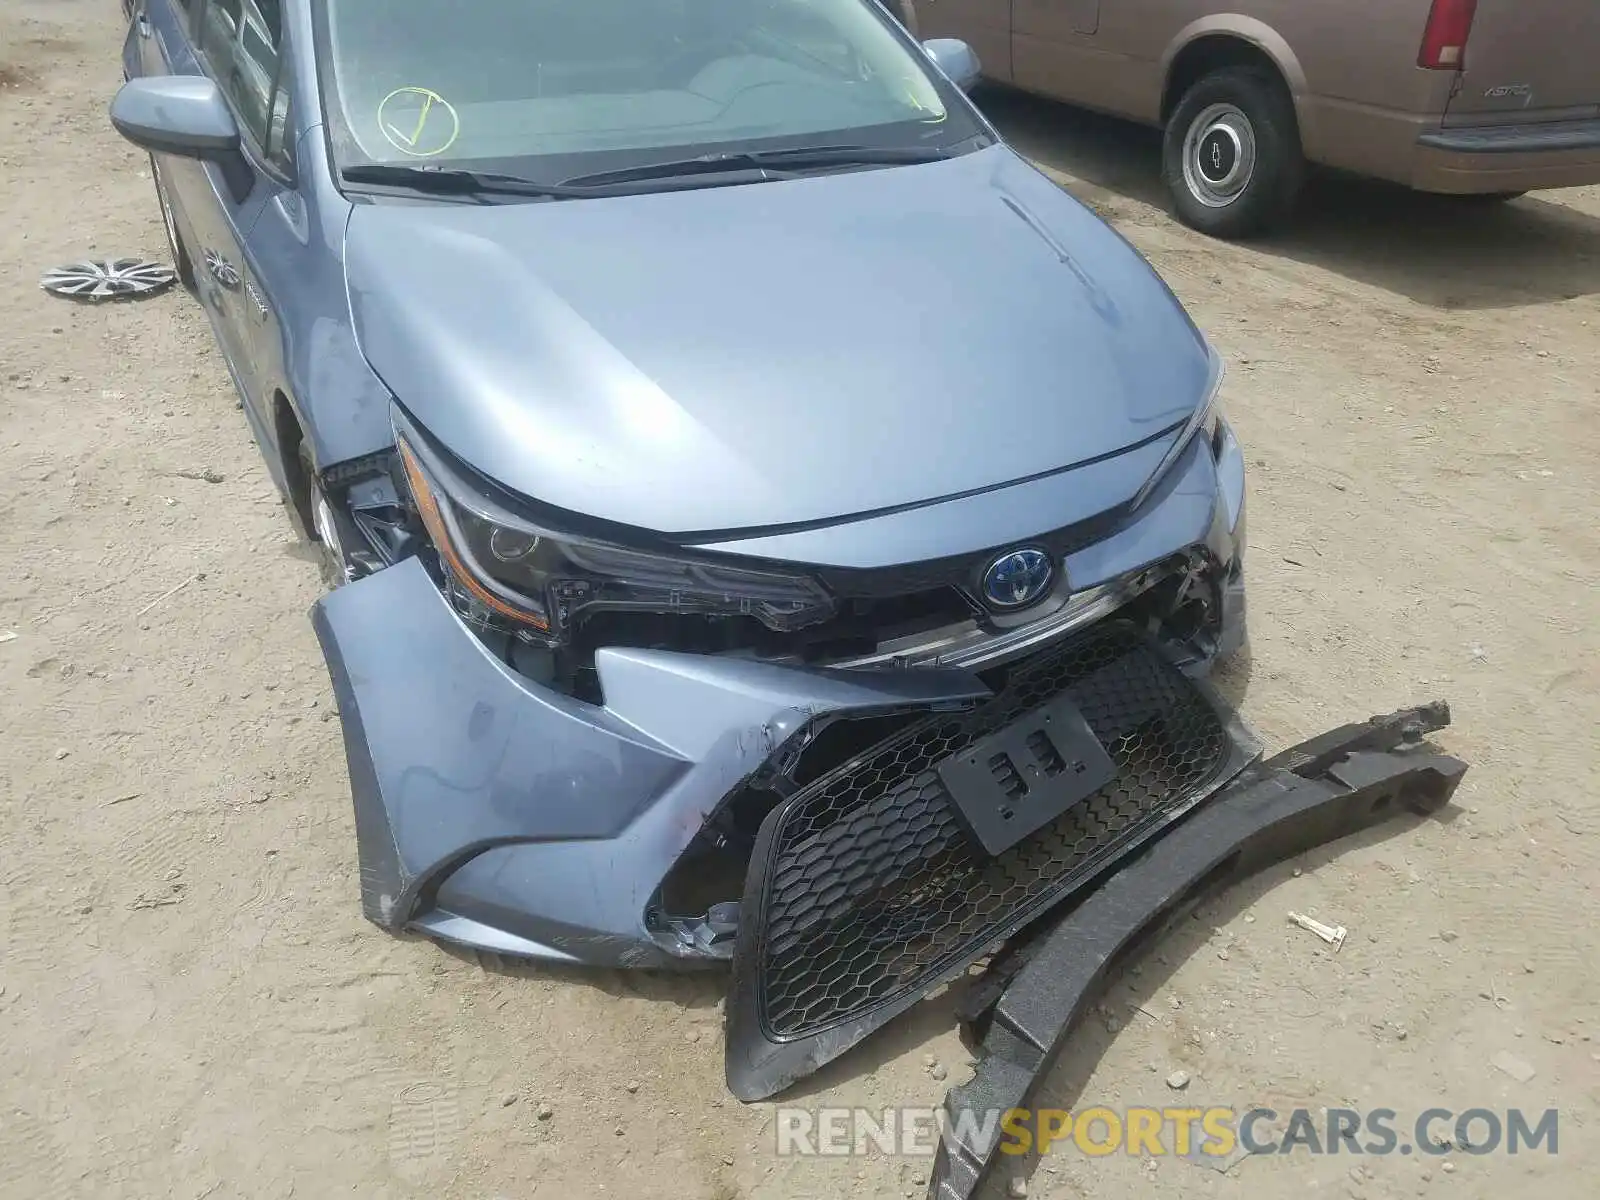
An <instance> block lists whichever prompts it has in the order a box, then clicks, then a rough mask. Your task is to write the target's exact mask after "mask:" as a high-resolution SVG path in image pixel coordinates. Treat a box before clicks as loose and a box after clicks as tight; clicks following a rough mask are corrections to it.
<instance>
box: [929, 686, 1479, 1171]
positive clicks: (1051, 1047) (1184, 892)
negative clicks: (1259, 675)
mask: <svg viewBox="0 0 1600 1200" xmlns="http://www.w3.org/2000/svg"><path fill="white" fill-rule="evenodd" d="M1449 720H1450V714H1449V709H1448V708H1447V707H1446V706H1445V705H1444V704H1443V703H1435V704H1432V705H1428V706H1425V707H1422V708H1416V709H1408V710H1404V711H1402V712H1398V713H1395V714H1393V715H1391V716H1387V717H1379V718H1374V719H1373V720H1371V721H1369V722H1367V723H1366V724H1362V725H1349V726H1345V727H1343V728H1340V729H1336V730H1333V731H1331V732H1329V733H1325V734H1322V735H1320V736H1319V737H1315V738H1312V739H1310V740H1309V741H1307V742H1303V743H1301V744H1300V745H1297V746H1294V747H1291V748H1290V749H1288V750H1285V751H1284V752H1282V753H1281V754H1278V755H1277V756H1275V757H1274V758H1271V759H1268V760H1267V761H1265V762H1262V763H1258V764H1256V765H1253V766H1251V767H1250V768H1249V769H1247V770H1246V771H1245V772H1244V773H1243V774H1241V775H1240V777H1239V778H1238V779H1237V780H1235V781H1234V782H1233V783H1232V784H1231V785H1229V786H1228V787H1227V788H1226V789H1224V790H1223V791H1221V792H1220V793H1219V794H1217V795H1216V796H1215V797H1213V798H1212V799H1211V801H1210V802H1209V803H1208V804H1206V805H1205V806H1204V807H1203V808H1201V809H1199V810H1198V811H1197V812H1195V813H1194V814H1192V815H1191V816H1190V817H1189V818H1188V819H1187V820H1185V821H1184V822H1183V823H1182V824H1179V825H1177V826H1175V827H1174V828H1172V829H1171V830H1170V831H1169V832H1167V833H1166V834H1165V835H1164V836H1163V837H1161V838H1160V839H1159V840H1157V841H1156V842H1155V843H1154V844H1153V845H1152V846H1151V847H1150V848H1149V849H1148V850H1147V851H1146V852H1144V853H1143V854H1141V855H1139V856H1137V857H1135V858H1133V859H1131V861H1127V862H1126V863H1125V864H1124V865H1122V866H1121V867H1120V868H1119V869H1117V870H1116V871H1115V873H1113V874H1111V875H1109V877H1107V878H1105V879H1104V880H1103V881H1101V882H1100V883H1099V884H1098V886H1096V887H1095V888H1094V889H1093V890H1092V891H1089V892H1088V893H1087V894H1086V896H1085V898H1084V899H1083V901H1082V902H1081V903H1079V904H1078V905H1077V906H1076V907H1075V908H1073V909H1072V911H1071V912H1070V913H1068V914H1067V915H1066V916H1065V917H1061V918H1057V919H1053V920H1052V921H1051V922H1049V923H1046V924H1045V927H1043V928H1040V929H1037V930H1036V931H1035V932H1034V934H1033V936H1032V937H1028V938H1024V939H1018V940H1017V941H1015V942H1014V943H1012V944H1011V945H1009V946H1008V947H1006V949H1005V952H1004V953H1002V954H1000V955H998V956H997V957H996V958H995V959H994V960H993V961H992V962H991V963H990V965H989V968H988V972H987V975H986V976H985V977H983V978H982V979H980V980H978V981H976V982H975V984H974V986H973V988H972V989H971V991H970V992H969V993H968V995H967V1002H966V1004H965V1005H964V1006H963V1012H962V1018H963V1020H964V1022H965V1023H966V1024H967V1025H968V1027H969V1029H970V1030H971V1032H972V1033H973V1034H974V1036H975V1037H976V1039H977V1040H978V1043H979V1061H978V1067H977V1073H976V1075H975V1076H974V1078H973V1079H972V1080H971V1081H970V1082H969V1083H966V1084H964V1085H961V1086H958V1087H955V1088H952V1089H951V1091H950V1094H949V1095H948V1096H947V1097H946V1100H945V1112H944V1117H945V1120H944V1121H943V1124H942V1140H941V1144H940V1147H939V1151H938V1157H937V1159H936V1164H935V1169H934V1172H933V1175H932V1178H931V1179H930V1181H929V1189H928V1195H929V1196H930V1198H931V1200H967V1198H968V1197H971V1196H973V1195H975V1194H976V1193H977V1191H978V1188H979V1185H980V1184H981V1183H982V1181H983V1178H984V1176H985V1174H986V1172H987V1171H988V1169H989V1168H990V1166H991V1165H992V1163H993V1159H994V1155H995V1153H996V1150H997V1145H996V1143H995V1140H990V1141H987V1142H986V1141H983V1140H981V1133H980V1131H981V1130H982V1129H984V1128H990V1129H993V1128H994V1127H995V1126H994V1125H992V1124H991V1125H990V1126H987V1127H985V1126H984V1125H982V1122H981V1118H982V1117H983V1116H984V1114H987V1113H1000V1114H1004V1113H1006V1112H1009V1111H1011V1110H1012V1109H1023V1108H1026V1107H1027V1106H1028V1104H1029V1101H1030V1098H1031V1096H1032V1094H1033V1092H1034V1090H1035V1088H1036V1087H1037V1085H1038V1084H1039V1082H1040V1081H1041V1079H1042V1078H1043V1076H1044V1074H1045V1073H1046V1072H1047V1071H1048V1069H1049V1067H1050V1065H1051V1063H1052V1062H1053V1061H1054V1060H1055V1057H1056V1054H1057V1052H1058V1051H1059V1049H1060V1047H1061V1045H1062V1043H1063V1042H1064V1041H1065V1039H1066V1037H1067V1035H1068V1034H1069V1033H1070V1032H1071V1030H1072V1029H1073V1027H1074V1026H1075V1025H1076V1023H1077V1022H1078V1020H1080V1019H1081V1018H1082V1017H1083V1015H1084V1014H1085V1013H1087V1012H1088V1011H1089V1007H1090V1005H1092V1004H1093V1003H1094V1002H1095V999H1096V997H1097V996H1098V995H1099V994H1100V993H1101V992H1102V990H1103V989H1104V987H1105V985H1106V983H1107V982H1108V981H1109V980H1110V979H1111V977H1112V976H1113V975H1115V974H1116V973H1117V972H1118V971H1119V970H1120V969H1121V968H1122V966H1123V965H1124V964H1125V963H1127V962H1128V961H1129V960H1130V959H1131V958H1132V957H1134V956H1135V955H1136V954H1137V953H1138V952H1139V951H1140V950H1142V949H1143V948H1144V947H1145V946H1147V945H1148V944H1149V943H1150V942H1151V941H1153V940H1154V939H1155V938H1157V937H1159V936H1160V934H1161V933H1162V932H1163V931H1165V930H1166V929H1167V928H1169V927H1170V926H1171V925H1172V924H1173V923H1174V922H1175V921H1176V920H1178V919H1179V918H1181V917H1182V916H1184V915H1185V914H1186V913H1188V912H1190V911H1191V910H1192V909H1193V908H1194V907H1195V906H1196V905H1197V904H1199V903H1200V902H1201V901H1203V900H1204V899H1205V898H1206V897H1208V896H1210V895H1213V894H1215V893H1216V892H1218V891H1220V890H1222V889H1224V888H1226V887H1228V886H1230V885H1232V884H1234V883H1236V882H1238V881H1239V880H1241V879H1244V878H1246V877H1247V876H1249V875H1252V874H1254V873H1256V872H1258V871H1261V870H1262V869H1264V868H1266V867H1268V866H1271V865H1272V864H1274V863H1277V862H1281V861H1283V860H1285V859H1287V858H1291V857H1293V856H1295V855H1297V854H1301V853H1303V852H1305V851H1307V850H1309V849H1311V848H1313V847H1315V846H1319V845H1321V844H1323V843H1326V842H1330V841H1333V840H1335V839H1337V838H1340V837H1344V836H1346V835H1348V834H1352V833H1356V832H1358V831H1360V830H1363V829H1366V828H1368V827H1370V826H1373V825H1376V824H1379V823H1380V822H1383V821H1387V820H1391V819H1393V818H1395V817H1396V816H1399V815H1402V814H1406V813H1410V814H1416V815H1426V814H1429V813H1433V812H1436V811H1438V810H1439V809H1440V808H1442V807H1443V806H1444V805H1445V804H1446V803H1448V802H1449V800H1450V798H1451V796H1452V795H1453V794H1454V793H1455V790H1456V786H1457V785H1458V784H1459V783H1460V781H1461V778H1462V776H1463V775H1464V774H1465V773H1466V769H1467V768H1466V764H1465V763H1463V762H1461V761H1460V760H1458V759H1455V758H1451V757H1449V756H1446V755H1442V754H1438V753H1435V752H1434V751H1433V750H1432V749H1431V748H1429V747H1428V746H1427V744H1426V743H1424V742H1423V740H1422V739H1423V738H1424V737H1425V736H1426V735H1427V734H1429V733H1432V732H1435V731H1437V730H1439V729H1442V728H1443V727H1445V726H1446V725H1448V724H1449ZM973 1117H977V1118H979V1120H977V1121H974V1120H973Z"/></svg>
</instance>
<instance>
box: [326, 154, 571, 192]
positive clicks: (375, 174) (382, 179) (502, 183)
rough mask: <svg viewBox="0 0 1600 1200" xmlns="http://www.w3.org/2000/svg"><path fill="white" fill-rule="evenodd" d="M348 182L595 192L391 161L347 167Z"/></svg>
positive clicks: (344, 175)
mask: <svg viewBox="0 0 1600 1200" xmlns="http://www.w3.org/2000/svg"><path fill="white" fill-rule="evenodd" d="M339 176H340V178H342V179H344V180H345V181H346V182H347V183H375V184H379V185H381V186H385V187H402V188H411V189H412V190H414V191H418V192H428V193H430V194H432V195H438V196H479V195H495V196H542V197H547V198H550V199H555V200H570V199H573V198H575V197H578V196H588V195H592V194H593V193H592V192H590V191H589V189H587V188H578V187H569V186H568V185H566V184H562V183H540V182H538V181H537V180H534V179H524V178H522V177H521V176H520V175H500V174H497V173H495V172H493V171H457V170H449V169H446V168H441V167H407V166H398V165H395V164H391V163H365V164H361V165H358V166H353V167H345V168H344V169H343V170H341V171H340V172H339Z"/></svg>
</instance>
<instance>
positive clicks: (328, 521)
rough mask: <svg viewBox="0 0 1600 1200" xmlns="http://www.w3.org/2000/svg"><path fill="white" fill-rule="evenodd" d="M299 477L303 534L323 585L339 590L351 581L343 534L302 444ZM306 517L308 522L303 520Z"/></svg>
mask: <svg viewBox="0 0 1600 1200" xmlns="http://www.w3.org/2000/svg"><path fill="white" fill-rule="evenodd" d="M297 458H298V462H299V465H300V477H301V480H302V481H303V483H304V485H305V489H306V490H305V497H304V502H305V508H306V512H305V514H304V516H302V517H301V521H302V526H303V528H302V532H303V534H304V535H305V537H306V540H307V541H309V542H310V543H311V545H312V549H313V552H314V553H315V555H316V560H317V569H318V571H319V572H320V574H321V575H322V581H323V583H324V584H325V585H326V586H327V587H329V588H336V587H340V586H342V585H343V584H346V583H349V582H350V579H351V571H350V559H349V554H348V552H347V550H346V546H345V536H344V531H343V529H342V528H341V526H340V522H339V518H338V517H337V516H336V515H335V514H334V511H333V503H332V502H331V501H330V500H329V499H328V496H327V493H326V492H324V491H323V490H322V483H321V482H320V479H319V477H318V475H317V467H316V463H314V462H313V461H312V459H311V447H310V446H308V445H306V444H305V442H303V441H302V442H301V443H300V446H299V449H298V451H297ZM305 517H309V518H310V519H309V520H305Z"/></svg>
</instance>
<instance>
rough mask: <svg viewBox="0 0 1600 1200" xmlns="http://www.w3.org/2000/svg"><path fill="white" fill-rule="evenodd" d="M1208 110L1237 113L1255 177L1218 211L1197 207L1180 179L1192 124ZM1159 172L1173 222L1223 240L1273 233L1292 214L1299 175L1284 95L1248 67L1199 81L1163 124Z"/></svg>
mask: <svg viewBox="0 0 1600 1200" xmlns="http://www.w3.org/2000/svg"><path fill="white" fill-rule="evenodd" d="M1213 104H1232V105H1234V106H1235V107H1237V108H1238V109H1239V111H1240V112H1242V113H1243V114H1244V116H1245V119H1246V120H1248V121H1249V122H1250V125H1251V127H1252V130H1253V132H1254V133H1255V140H1256V167H1255V174H1254V175H1253V176H1252V177H1251V179H1250V182H1249V183H1248V184H1246V185H1245V188H1244V190H1243V191H1241V192H1240V193H1239V194H1238V196H1237V197H1235V198H1234V200H1233V202H1232V203H1231V204H1228V205H1225V206H1223V207H1221V208H1212V207H1210V206H1208V205H1205V204H1202V203H1201V202H1200V201H1199V200H1198V199H1196V198H1195V196H1194V195H1193V194H1192V193H1191V192H1190V191H1189V185H1188V184H1187V183H1186V182H1185V181H1184V177H1183V148H1184V141H1185V139H1186V138H1187V137H1188V133H1189V129H1190V127H1191V126H1192V125H1193V124H1194V122H1195V120H1196V119H1197V118H1198V117H1199V116H1200V114H1201V113H1202V112H1204V111H1205V110H1206V109H1207V108H1209V107H1210V106H1211V105H1213ZM1161 171H1162V176H1163V178H1164V180H1165V182H1166V185H1167V190H1168V191H1169V192H1170V193H1171V195H1172V201H1173V205H1174V208H1175V209H1176V211H1177V215H1178V219H1179V220H1181V221H1182V222H1183V223H1184V224H1185V225H1188V226H1189V227H1190V228H1193V229H1198V230H1200V231H1201V232H1202V233H1208V234H1211V235H1212V236H1213V237H1223V238H1242V237H1250V236H1252V235H1255V234H1260V233H1266V232H1269V231H1271V230H1272V229H1274V228H1276V227H1277V226H1279V225H1280V224H1282V222H1283V221H1284V220H1285V219H1286V218H1287V217H1288V215H1289V213H1290V211H1291V210H1292V209H1293V207H1294V200H1295V197H1296V195H1298V193H1299V191H1300V184H1301V180H1302V178H1303V177H1304V173H1305V160H1304V158H1303V157H1302V155H1301V151H1300V134H1299V127H1298V125H1297V124H1296V121H1295V115H1294V102H1293V101H1292V100H1291V99H1290V98H1289V94H1288V90H1287V89H1286V88H1285V87H1284V86H1283V84H1282V83H1281V82H1280V81H1278V80H1277V79H1274V78H1273V77H1272V76H1270V75H1268V74H1267V73H1266V72H1264V71H1260V70H1255V69H1253V68H1248V67H1229V68H1225V69H1223V70H1220V71H1214V72H1212V73H1211V74H1210V75H1207V76H1205V77H1204V78H1202V79H1201V80H1200V81H1199V82H1197V83H1196V84H1195V85H1194V86H1193V87H1191V88H1190V89H1189V90H1188V92H1186V93H1185V94H1184V96H1183V98H1182V99H1181V100H1180V101H1179V102H1178V106H1177V108H1176V109H1175V110H1174V111H1173V114H1172V119H1171V120H1170V121H1168V122H1167V128H1166V133H1165V136H1164V138H1163V141H1162V159H1161Z"/></svg>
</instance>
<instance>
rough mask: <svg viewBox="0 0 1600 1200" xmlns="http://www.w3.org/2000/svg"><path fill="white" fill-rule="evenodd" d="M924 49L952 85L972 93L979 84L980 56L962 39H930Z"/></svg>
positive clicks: (923, 44)
mask: <svg viewBox="0 0 1600 1200" xmlns="http://www.w3.org/2000/svg"><path fill="white" fill-rule="evenodd" d="M922 48H923V49H924V50H926V51H927V52H928V57H929V58H931V59H933V65H934V66H936V67H938V68H939V70H941V71H943V72H944V73H945V76H946V77H947V78H948V79H949V80H950V82H951V83H953V84H955V85H956V86H957V87H958V88H960V89H961V90H962V91H963V92H970V91H971V90H972V89H973V87H974V86H976V84H977V82H978V74H979V71H978V55H977V53H976V51H974V50H973V49H972V47H971V46H969V45H967V44H966V43H965V42H963V41H962V40H961V39H960V38H929V39H928V40H927V41H925V42H923V43H922Z"/></svg>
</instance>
